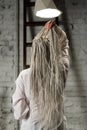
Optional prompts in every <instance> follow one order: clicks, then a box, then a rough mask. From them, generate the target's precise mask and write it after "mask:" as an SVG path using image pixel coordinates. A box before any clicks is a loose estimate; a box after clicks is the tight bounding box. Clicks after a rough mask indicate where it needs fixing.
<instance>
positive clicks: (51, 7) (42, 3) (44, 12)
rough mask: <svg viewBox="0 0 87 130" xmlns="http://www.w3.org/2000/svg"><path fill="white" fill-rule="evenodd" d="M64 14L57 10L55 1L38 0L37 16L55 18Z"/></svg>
mask: <svg viewBox="0 0 87 130" xmlns="http://www.w3.org/2000/svg"><path fill="white" fill-rule="evenodd" d="M61 13H62V12H61V11H60V10H59V9H57V7H56V6H55V4H54V2H53V0H36V3H35V15H36V16H37V17H41V18H55V17H58V16H59V15H60V14H61Z"/></svg>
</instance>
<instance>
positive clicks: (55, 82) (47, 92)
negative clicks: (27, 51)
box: [30, 26, 64, 130]
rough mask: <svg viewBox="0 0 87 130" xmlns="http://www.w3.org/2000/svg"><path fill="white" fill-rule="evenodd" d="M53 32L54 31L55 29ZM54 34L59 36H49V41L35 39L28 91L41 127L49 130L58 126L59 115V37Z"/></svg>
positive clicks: (60, 74)
mask: <svg viewBox="0 0 87 130" xmlns="http://www.w3.org/2000/svg"><path fill="white" fill-rule="evenodd" d="M54 28H55V30H56V31H58V30H57V28H56V26H54V27H53V29H54ZM50 31H52V29H51V30H50ZM50 33H52V32H50ZM58 33H59V34H60V35H59V36H58V35H57V34H55V36H54V35H53V36H52V39H51V40H49V39H48V38H46V37H43V36H44V34H43V35H42V36H41V35H40V37H39V38H37V39H36V38H35V39H34V40H33V45H32V57H31V77H30V84H31V85H30V88H31V91H32V95H33V99H32V100H33V101H35V102H36V103H37V104H39V105H38V110H39V112H41V115H42V117H43V118H42V122H43V124H46V125H47V126H50V128H53V130H54V127H56V126H59V125H60V123H61V120H62V119H61V118H62V115H63V110H62V107H63V98H62V93H63V88H64V81H63V73H62V71H61V70H62V66H61V64H60V61H59V60H60V54H61V46H60V39H61V38H63V37H62V32H61V31H60V32H58ZM55 38H56V39H55ZM61 41H63V39H61Z"/></svg>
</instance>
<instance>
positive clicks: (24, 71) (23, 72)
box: [20, 68, 31, 76]
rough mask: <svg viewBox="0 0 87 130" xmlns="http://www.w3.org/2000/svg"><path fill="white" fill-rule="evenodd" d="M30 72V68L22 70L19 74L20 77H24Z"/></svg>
mask: <svg viewBox="0 0 87 130" xmlns="http://www.w3.org/2000/svg"><path fill="white" fill-rule="evenodd" d="M30 71H31V68H28V69H24V70H22V71H21V72H20V75H21V76H26V75H28V74H29V73H30Z"/></svg>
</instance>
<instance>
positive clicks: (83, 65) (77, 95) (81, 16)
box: [65, 0, 87, 130]
mask: <svg viewBox="0 0 87 130" xmlns="http://www.w3.org/2000/svg"><path fill="white" fill-rule="evenodd" d="M66 7H67V15H68V23H69V34H70V39H71V40H70V52H71V66H70V71H69V75H68V80H67V84H66V90H65V112H66V115H67V120H68V130H87V9H86V8H87V1H86V0H80V1H79V0H66Z"/></svg>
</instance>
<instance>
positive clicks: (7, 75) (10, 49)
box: [0, 0, 16, 130]
mask: <svg viewBox="0 0 87 130" xmlns="http://www.w3.org/2000/svg"><path fill="white" fill-rule="evenodd" d="M15 44H16V0H0V130H16V126H15V123H16V122H15V121H14V118H13V113H12V105H11V96H12V93H13V88H14V79H15V67H14V66H15V60H14V56H15V52H14V46H15Z"/></svg>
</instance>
